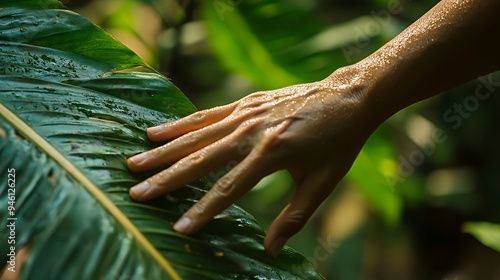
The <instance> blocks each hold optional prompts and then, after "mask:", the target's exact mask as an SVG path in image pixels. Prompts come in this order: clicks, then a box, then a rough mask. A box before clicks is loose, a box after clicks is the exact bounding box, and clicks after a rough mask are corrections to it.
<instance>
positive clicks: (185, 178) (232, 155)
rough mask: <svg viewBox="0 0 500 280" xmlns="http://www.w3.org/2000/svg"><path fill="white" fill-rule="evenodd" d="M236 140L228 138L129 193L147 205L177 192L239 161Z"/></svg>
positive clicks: (240, 156)
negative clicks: (160, 197) (208, 174)
mask: <svg viewBox="0 0 500 280" xmlns="http://www.w3.org/2000/svg"><path fill="white" fill-rule="evenodd" d="M234 141H235V139H234V136H232V137H226V138H223V139H221V140H219V141H218V142H215V143H213V144H211V145H209V146H207V147H205V148H203V149H202V150H199V151H197V152H195V153H192V154H191V155H189V156H187V157H185V158H183V159H182V160H179V161H178V162H176V163H175V164H174V165H172V166H171V167H169V168H168V169H166V170H164V171H162V172H160V173H158V174H156V175H154V176H152V177H150V178H149V179H147V180H146V181H143V182H141V183H140V184H138V185H136V186H134V187H133V188H131V189H130V195H131V196H132V198H133V199H134V200H138V201H146V200H149V199H152V198H154V197H157V196H159V195H162V194H165V193H167V192H170V191H173V190H176V189H178V188H180V187H183V186H184V185H186V184H188V183H190V182H192V181H194V180H196V179H198V178H200V177H202V176H203V175H205V174H207V173H208V172H210V171H212V170H215V169H217V168H220V167H223V166H225V165H226V164H227V163H228V162H229V161H230V160H239V159H241V158H242V157H243V156H244V155H240V154H239V153H238V150H237V148H236V146H235V145H234V144H232V143H234Z"/></svg>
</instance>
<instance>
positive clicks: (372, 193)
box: [203, 0, 402, 225]
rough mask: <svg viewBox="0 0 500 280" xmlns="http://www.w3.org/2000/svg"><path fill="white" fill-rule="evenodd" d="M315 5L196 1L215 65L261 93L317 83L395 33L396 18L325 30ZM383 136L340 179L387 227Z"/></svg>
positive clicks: (391, 195) (390, 187)
mask: <svg viewBox="0 0 500 280" xmlns="http://www.w3.org/2000/svg"><path fill="white" fill-rule="evenodd" d="M306 2H307V3H306ZM317 4H318V1H283V0H246V1H221V0H215V1H203V16H204V20H205V22H206V26H207V29H208V31H209V38H210V39H211V40H210V41H211V43H212V46H213V48H214V50H215V52H216V53H217V54H218V56H219V57H220V59H221V60H222V61H223V62H225V64H226V65H227V66H228V67H230V68H231V69H233V70H235V71H237V72H239V73H242V74H244V75H246V76H247V77H249V78H251V79H252V80H253V81H254V82H255V83H256V84H258V85H260V86H262V87H264V88H265V89H275V88H279V87H283V86H288V85H291V84H297V83H306V82H312V81H317V80H321V79H324V78H325V77H327V76H328V75H329V74H331V73H332V72H333V71H334V70H335V69H337V68H339V67H342V66H346V65H348V64H351V63H353V62H355V61H356V60H358V59H360V58H363V57H364V56H367V55H369V54H370V53H372V52H373V51H375V50H376V49H378V48H379V47H380V46H381V45H382V44H384V43H385V42H386V41H387V40H388V39H389V38H391V37H392V36H394V35H395V34H397V32H398V31H401V29H402V26H401V24H400V23H399V22H398V20H397V19H396V18H395V17H390V19H391V20H388V19H383V18H380V17H378V16H377V15H372V16H361V17H359V18H355V19H352V20H350V21H348V22H344V23H341V24H337V25H333V26H327V25H326V24H324V23H323V22H321V20H320V19H319V16H318V15H319V12H318V11H315V10H314V9H313V8H314V7H315V5H317ZM386 12H387V11H386ZM386 131H387V129H385V128H381V129H379V130H378V131H377V132H375V133H374V134H373V135H372V137H371V138H370V140H369V141H368V143H367V144H366V145H365V147H364V149H363V150H362V151H361V153H360V155H359V156H358V158H357V159H356V162H355V163H354V165H353V167H352V168H351V171H350V172H349V173H348V174H347V176H346V178H347V179H349V180H350V181H351V182H354V183H355V185H356V186H357V187H358V188H359V189H360V190H361V192H362V193H363V194H364V196H365V197H366V199H367V201H368V202H369V203H370V205H372V206H373V208H374V209H375V210H377V212H378V213H380V215H381V216H382V218H383V219H384V220H385V222H386V223H387V224H388V225H395V224H396V223H398V221H399V219H400V216H401V209H402V201H401V198H400V197H399V196H398V194H397V192H396V189H395V188H394V184H393V183H392V182H390V181H388V179H387V178H393V177H396V175H397V162H396V156H395V155H396V151H395V149H394V148H393V147H392V143H391V142H390V141H388V138H389V137H388V135H389V134H388V133H387V132H386Z"/></svg>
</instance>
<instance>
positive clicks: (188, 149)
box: [127, 121, 236, 172]
mask: <svg viewBox="0 0 500 280" xmlns="http://www.w3.org/2000/svg"><path fill="white" fill-rule="evenodd" d="M235 126H236V124H231V123H230V121H222V122H218V123H216V124H212V125H210V126H207V127H204V128H202V129H200V130H197V131H193V132H190V133H188V134H185V135H183V136H181V137H179V138H177V139H175V140H173V141H172V142H169V143H167V144H165V145H163V146H160V147H158V148H156V149H153V150H150V151H147V152H144V153H141V154H138V155H135V156H133V157H131V158H129V159H128V160H127V164H128V167H129V169H130V170H132V171H134V172H140V171H145V170H148V169H152V168H156V167H159V166H162V165H164V164H166V163H171V162H175V161H177V160H179V159H181V158H183V157H185V156H187V155H189V154H191V153H194V152H196V151H198V150H200V149H202V148H204V147H206V146H208V145H210V144H212V143H215V142H217V141H218V140H220V139H221V138H223V137H224V136H226V135H228V134H230V133H231V132H232V131H233V130H234V129H235Z"/></svg>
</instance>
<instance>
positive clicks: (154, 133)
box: [147, 103, 237, 142]
mask: <svg viewBox="0 0 500 280" xmlns="http://www.w3.org/2000/svg"><path fill="white" fill-rule="evenodd" d="M236 105H237V104H236V103H232V104H228V105H225V106H220V107H216V108H212V109H209V110H203V111H199V112H196V113H194V114H191V115H189V116H187V117H185V118H182V119H179V120H176V121H172V122H167V123H164V124H161V125H159V126H154V127H150V128H148V130H147V132H148V137H149V139H150V140H151V141H158V142H161V141H166V140H170V139H173V138H177V137H179V136H181V135H184V134H186V133H188V132H191V131H194V130H197V129H200V128H202V127H206V126H208V125H211V124H213V123H216V122H218V121H220V120H222V119H224V118H225V117H227V116H228V115H229V114H231V112H232V111H233V110H234V108H235V107H236Z"/></svg>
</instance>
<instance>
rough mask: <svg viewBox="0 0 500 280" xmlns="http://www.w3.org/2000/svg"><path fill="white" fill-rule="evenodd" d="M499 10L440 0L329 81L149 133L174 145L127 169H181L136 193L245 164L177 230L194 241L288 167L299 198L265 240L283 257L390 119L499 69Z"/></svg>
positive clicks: (147, 194)
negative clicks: (197, 234) (269, 177)
mask: <svg viewBox="0 0 500 280" xmlns="http://www.w3.org/2000/svg"><path fill="white" fill-rule="evenodd" d="M499 11H500V1H498V0H469V1H467V0H463V1H457V0H443V1H441V2H439V4H437V5H436V6H435V7H434V8H432V9H431V10H430V11H429V12H427V13H426V14H425V15H424V16H422V17H421V18H420V19H419V20H418V21H416V22H415V23H413V24H412V25H411V26H410V27H408V28H407V29H406V30H404V31H403V32H402V33H401V34H399V35H398V36H397V37H395V38H394V39H393V40H391V41H390V42H388V43H387V44H386V45H384V46H383V47H382V48H380V49H379V50H377V51H376V52H375V53H373V54H372V55H370V56H369V57H367V58H365V59H364V60H362V61H360V62H358V63H356V64H353V65H351V66H347V67H343V68H340V69H338V70H336V71H335V72H333V73H332V74H331V75H330V76H329V77H327V78H325V79H324V80H322V81H318V82H312V83H307V84H300V85H293V86H290V87H285V88H282V89H278V90H273V91H264V92H257V93H253V94H250V95H248V96H246V97H244V98H242V99H241V100H239V101H236V102H234V103H231V104H229V105H225V106H221V107H216V108H213V109H209V110H204V111H200V112H197V113H194V114H192V115H190V116H187V117H185V118H183V119H180V120H177V121H173V122H168V123H165V124H163V125H160V126H157V127H152V128H149V129H148V131H147V133H148V136H149V138H150V139H151V140H152V141H157V142H165V141H170V142H168V143H167V144H165V145H163V146H160V147H158V148H156V149H153V150H151V151H148V152H145V153H142V154H139V155H136V156H134V157H132V158H130V159H128V166H129V168H130V169H131V170H132V171H135V172H140V171H145V170H149V169H152V168H157V167H159V166H162V165H164V164H166V163H174V164H173V165H172V166H171V167H169V168H168V169H166V170H164V171H162V172H160V173H158V174H156V175H154V176H152V177H150V178H149V179H147V180H146V181H144V182H141V183H140V184H138V185H136V186H134V187H133V188H131V190H130V195H131V196H132V198H133V199H134V200H137V201H146V200H149V199H152V198H154V197H157V196H160V195H163V194H165V193H168V192H170V191H173V190H176V189H178V188H181V187H183V186H184V185H186V184H187V183H189V182H192V181H194V180H196V179H197V178H199V177H201V176H203V175H206V174H207V173H209V172H210V171H212V170H216V169H218V168H220V167H223V166H225V165H227V164H228V163H229V162H232V161H237V162H239V163H238V164H237V165H236V166H235V167H234V168H233V169H232V170H231V171H229V172H228V173H227V174H226V175H225V176H223V177H222V178H221V179H219V180H218V181H217V182H216V183H215V184H214V186H213V187H212V189H211V190H210V191H209V192H208V193H207V194H206V195H205V196H204V197H203V198H201V199H200V200H199V201H198V202H197V203H196V204H194V205H193V206H192V207H191V209H189V210H188V211H187V212H186V213H184V215H183V216H182V217H181V218H180V219H179V220H178V221H177V222H176V223H175V225H174V229H175V230H176V231H178V232H180V233H184V234H192V233H194V232H196V231H198V230H199V229H200V228H202V227H203V226H204V225H206V224H207V223H208V222H210V220H212V219H213V217H214V216H216V215H217V214H219V213H220V212H221V211H222V210H224V209H226V208H227V207H229V206H230V205H231V204H233V203H234V202H236V201H237V200H238V199H239V198H240V197H241V196H243V195H244V194H245V193H247V192H248V191H249V190H250V189H251V188H252V187H253V186H255V184H257V183H258V182H259V180H260V179H262V178H263V177H264V176H266V175H268V174H271V173H273V172H275V171H277V170H281V169H286V170H288V171H289V172H290V174H291V175H292V177H293V179H294V180H295V182H296V185H297V187H296V191H295V193H294V196H293V197H292V199H291V201H290V203H289V204H288V205H287V206H286V207H285V208H284V209H283V210H282V212H281V214H279V215H278V217H277V218H276V219H275V220H274V222H273V223H272V224H271V226H270V227H269V229H268V231H267V234H266V237H265V240H264V247H265V250H266V252H268V253H269V254H270V255H273V256H276V255H277V254H278V253H279V252H280V251H281V249H282V247H283V246H284V244H285V243H286V241H287V240H288V239H289V238H290V237H291V236H293V235H294V234H296V233H297V232H298V231H300V229H302V227H303V226H304V224H305V223H306V222H307V220H308V219H309V218H310V216H311V215H312V214H313V213H314V211H315V210H316V209H317V208H318V206H319V205H320V204H321V203H322V202H323V201H324V200H325V199H326V198H327V197H328V196H329V195H330V193H331V192H332V191H333V189H334V188H335V186H336V185H337V183H338V182H339V181H340V180H341V179H342V178H343V177H344V175H345V174H346V173H347V171H348V170H349V169H350V167H351V165H352V163H353V161H354V159H355V158H356V156H357V155H358V153H359V151H360V149H361V148H362V147H363V145H364V143H365V142H366V140H367V138H368V137H369V136H370V135H371V134H372V133H373V131H374V130H375V129H376V128H377V127H378V126H379V125H380V124H381V123H383V122H384V121H385V120H386V119H387V118H388V117H390V116H391V115H393V114H394V113H396V112H397V111H399V110H401V109H403V108H405V107H407V106H409V105H411V104H413V103H415V102H418V101H420V100H423V99H426V98H429V97H431V96H434V95H436V94H439V93H440V92H442V91H445V90H447V89H450V88H452V87H455V86H457V85H460V84H462V83H464V82H466V81H469V80H471V79H474V78H477V77H479V76H481V75H484V74H487V73H490V72H492V71H495V70H498V69H500V52H499V51H498V43H499V42H500V40H499V39H498V34H499V32H498V30H499V29H500V17H499V16H498V12H499ZM242 147H245V149H242Z"/></svg>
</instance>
